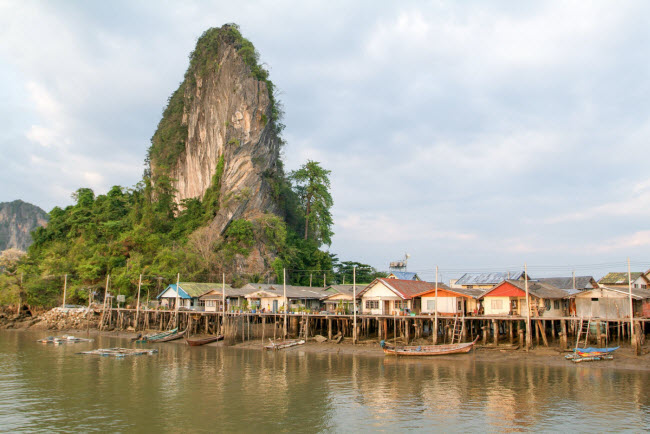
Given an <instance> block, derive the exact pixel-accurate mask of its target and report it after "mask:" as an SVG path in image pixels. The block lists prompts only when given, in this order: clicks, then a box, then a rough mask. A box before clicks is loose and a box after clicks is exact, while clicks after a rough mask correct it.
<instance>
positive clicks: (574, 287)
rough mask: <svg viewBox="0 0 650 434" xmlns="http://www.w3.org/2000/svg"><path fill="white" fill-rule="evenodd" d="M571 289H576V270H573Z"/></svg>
mask: <svg viewBox="0 0 650 434" xmlns="http://www.w3.org/2000/svg"><path fill="white" fill-rule="evenodd" d="M573 290H574V291H575V290H576V270H573Z"/></svg>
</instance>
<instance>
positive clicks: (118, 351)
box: [79, 348, 158, 358]
mask: <svg viewBox="0 0 650 434" xmlns="http://www.w3.org/2000/svg"><path fill="white" fill-rule="evenodd" d="M157 352H158V350H138V349H133V348H99V349H97V350H92V351H82V352H81V353H79V354H94V355H97V356H103V357H117V358H122V357H126V356H142V355H144V354H146V355H149V356H151V355H153V354H156V353H157Z"/></svg>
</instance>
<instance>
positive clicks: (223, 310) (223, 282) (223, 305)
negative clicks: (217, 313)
mask: <svg viewBox="0 0 650 434" xmlns="http://www.w3.org/2000/svg"><path fill="white" fill-rule="evenodd" d="M221 324H222V328H223V329H224V330H225V327H226V273H221ZM221 334H222V335H224V337H225V336H226V334H225V333H224V332H223V330H222V332H221Z"/></svg>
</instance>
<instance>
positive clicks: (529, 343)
mask: <svg viewBox="0 0 650 434" xmlns="http://www.w3.org/2000/svg"><path fill="white" fill-rule="evenodd" d="M524 286H525V288H526V351H528V350H529V349H530V347H531V346H532V345H533V336H532V334H531V326H530V295H529V294H528V266H527V264H524Z"/></svg>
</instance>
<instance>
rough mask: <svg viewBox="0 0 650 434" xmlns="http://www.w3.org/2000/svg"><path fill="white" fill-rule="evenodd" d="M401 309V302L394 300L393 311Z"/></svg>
mask: <svg viewBox="0 0 650 434" xmlns="http://www.w3.org/2000/svg"><path fill="white" fill-rule="evenodd" d="M401 308H402V300H395V309H401Z"/></svg>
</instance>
